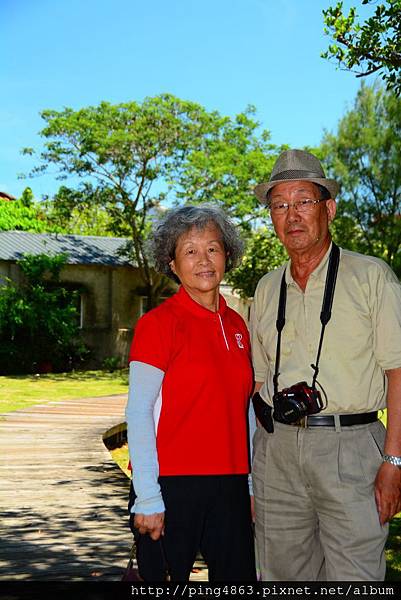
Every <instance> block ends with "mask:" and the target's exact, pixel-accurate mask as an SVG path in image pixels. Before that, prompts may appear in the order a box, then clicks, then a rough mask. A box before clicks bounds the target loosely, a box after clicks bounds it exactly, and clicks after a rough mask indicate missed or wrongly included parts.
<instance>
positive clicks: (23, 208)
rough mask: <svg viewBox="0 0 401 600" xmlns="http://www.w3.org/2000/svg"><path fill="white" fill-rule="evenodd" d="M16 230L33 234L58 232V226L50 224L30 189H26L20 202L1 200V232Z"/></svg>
mask: <svg viewBox="0 0 401 600" xmlns="http://www.w3.org/2000/svg"><path fill="white" fill-rule="evenodd" d="M14 230H16V231H30V232H33V233H44V232H48V231H58V229H57V227H56V226H54V225H53V224H49V222H48V220H47V217H46V214H45V211H44V209H43V207H42V206H41V205H40V204H39V203H38V202H35V201H34V199H33V194H32V190H31V189H30V188H26V189H25V190H24V191H23V193H22V196H21V198H19V199H18V200H12V201H10V202H6V201H4V200H0V231H14Z"/></svg>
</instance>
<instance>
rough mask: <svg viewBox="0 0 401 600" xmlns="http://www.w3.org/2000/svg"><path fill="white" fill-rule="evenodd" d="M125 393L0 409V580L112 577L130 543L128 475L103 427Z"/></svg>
mask: <svg viewBox="0 0 401 600" xmlns="http://www.w3.org/2000/svg"><path fill="white" fill-rule="evenodd" d="M125 403H126V396H125V395H121V396H108V397H101V398H86V399H84V400H82V399H81V400H70V401H64V402H54V403H50V404H43V405H36V406H33V407H31V408H29V409H25V410H23V411H22V410H21V411H16V412H11V413H7V414H4V415H0V581H5V580H8V581H11V580H30V581H35V580H42V581H43V580H54V581H57V580H58V581H96V580H97V581H99V580H102V581H117V580H119V579H120V578H121V574H122V571H123V567H124V566H125V563H126V561H127V556H128V553H129V549H130V546H131V543H132V535H131V533H130V531H129V529H128V522H127V498H128V487H129V481H128V479H127V478H126V477H125V475H124V474H123V473H122V472H121V471H120V469H119V468H118V467H117V466H116V465H115V463H114V462H113V461H112V460H111V457H110V454H109V452H108V450H107V449H106V448H105V446H104V444H103V441H102V434H103V433H104V432H105V431H106V430H107V429H109V428H110V427H112V426H113V425H116V424H117V423H120V422H122V421H123V420H124V408H125Z"/></svg>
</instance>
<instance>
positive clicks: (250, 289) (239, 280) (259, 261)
mask: <svg viewBox="0 0 401 600" xmlns="http://www.w3.org/2000/svg"><path fill="white" fill-rule="evenodd" d="M287 258H288V257H287V254H286V251H285V249H284V247H283V245H282V244H281V242H280V241H279V240H278V239H277V237H276V235H275V233H274V232H273V230H272V229H267V228H263V229H259V230H258V231H257V232H256V233H253V234H252V235H251V236H250V237H249V238H248V242H247V247H246V252H245V256H244V258H243V260H242V263H241V265H240V266H239V267H237V269H235V270H233V271H231V272H230V273H228V274H227V276H226V281H227V282H228V283H229V284H230V285H232V287H233V289H234V290H235V291H237V292H238V293H239V294H240V296H241V297H242V298H252V297H253V295H254V293H255V288H256V285H257V283H258V281H259V279H260V278H261V277H262V276H263V275H265V273H268V272H269V271H271V270H272V269H275V268H277V267H278V266H280V265H282V264H283V262H284V261H285V260H287Z"/></svg>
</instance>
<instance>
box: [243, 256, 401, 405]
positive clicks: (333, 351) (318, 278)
mask: <svg viewBox="0 0 401 600" xmlns="http://www.w3.org/2000/svg"><path fill="white" fill-rule="evenodd" d="M330 250H331V247H330V248H329V250H328V252H327V254H326V255H325V257H324V258H323V260H322V262H321V263H320V264H319V265H318V267H317V268H316V269H315V270H314V271H313V273H311V275H310V276H309V279H308V284H307V286H306V290H305V292H303V291H302V290H301V288H300V287H299V286H298V284H297V283H296V282H295V281H294V279H293V278H292V276H291V271H290V266H289V264H287V265H283V266H282V267H280V268H278V269H277V270H275V271H272V272H270V273H267V274H266V275H265V276H264V277H262V279H261V280H260V281H259V284H258V286H257V289H256V292H255V297H254V301H253V305H252V311H251V339H252V355H253V364H254V369H255V380H256V381H258V382H264V384H263V386H262V388H261V390H260V394H261V396H262V397H263V398H264V400H265V401H266V402H268V403H269V404H272V403H273V402H272V398H273V374H274V369H275V354H276V343H277V329H276V318H277V308H278V300H279V294H280V282H281V277H282V274H283V270H284V269H286V283H287V305H286V315H285V317H286V322H285V326H284V329H283V331H282V337H281V358H280V376H279V380H278V381H279V390H281V389H283V388H286V387H289V386H291V385H293V384H295V383H298V382H299V381H306V382H307V383H308V384H309V385H310V384H311V382H312V378H313V373H314V372H313V369H312V368H311V366H310V365H311V364H312V363H313V364H315V361H316V354H317V349H318V344H319V339H320V332H321V322H320V312H321V309H322V302H323V293H324V287H325V280H326V272H327V267H328V259H329V254H330ZM398 367H401V286H400V282H399V281H398V279H397V277H396V275H395V274H394V272H393V271H392V270H391V269H390V267H389V266H388V265H387V264H386V263H385V262H383V261H382V260H380V259H378V258H374V257H372V256H364V255H362V254H357V253H355V252H351V251H349V250H343V249H341V257H340V266H339V270H338V276H337V283H336V288H335V292H334V300H333V308H332V315H331V319H330V321H329V323H328V324H327V326H326V330H325V334H324V339H323V347H322V353H321V356H320V362H319V375H318V378H317V381H318V383H319V384H320V385H321V386H322V388H323V389H324V391H325V393H326V396H327V408H326V409H325V412H326V414H336V413H337V414H345V413H362V412H370V411H375V410H379V409H382V408H384V407H385V405H386V389H387V381H386V376H385V371H386V370H388V369H395V368H398ZM317 387H318V389H319V386H317ZM322 397H324V394H322ZM400 401H401V398H400Z"/></svg>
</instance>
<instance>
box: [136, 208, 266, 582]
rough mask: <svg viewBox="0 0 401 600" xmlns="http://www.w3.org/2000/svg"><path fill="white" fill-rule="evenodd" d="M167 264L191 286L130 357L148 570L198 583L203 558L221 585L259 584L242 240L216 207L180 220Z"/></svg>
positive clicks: (187, 212) (177, 213) (160, 241)
mask: <svg viewBox="0 0 401 600" xmlns="http://www.w3.org/2000/svg"><path fill="white" fill-rule="evenodd" d="M153 246H154V256H155V261H156V267H157V268H158V269H159V270H160V271H161V272H162V273H165V274H167V275H169V276H170V277H172V278H173V279H174V280H175V281H177V282H179V283H180V284H181V286H180V288H179V290H178V292H177V293H176V294H175V295H173V296H172V297H171V298H169V299H168V300H166V301H165V302H163V303H162V304H161V305H160V306H158V307H157V308H155V309H153V310H151V311H150V312H148V313H147V314H146V315H144V316H143V317H142V318H141V319H140V320H139V321H138V323H137V326H136V328H135V335H134V339H133V343H132V347H131V353H130V389H129V399H128V405H127V411H126V416H127V423H128V444H129V450H130V459H131V464H132V469H133V486H134V490H135V494H136V499H135V504H134V506H133V508H132V512H133V513H134V526H135V528H136V532H137V535H136V539H137V561H138V567H139V573H140V574H141V576H142V577H143V578H144V579H145V580H146V581H157V580H160V579H162V577H163V563H165V565H166V566H167V568H168V571H169V575H170V578H171V579H172V580H175V581H185V580H188V578H189V575H190V572H191V569H192V566H193V563H194V560H195V557H196V554H197V551H198V550H200V551H201V553H202V555H203V557H204V559H205V561H206V563H207V566H208V570H209V581H252V580H254V579H255V564H254V549H253V534H252V523H251V509H250V496H249V489H248V476H247V475H248V472H249V456H248V454H249V452H248V432H247V414H248V406H249V398H250V395H251V391H252V382H253V376H252V368H251V364H250V347H249V336H248V331H247V328H246V325H245V323H244V321H243V320H242V318H241V317H240V316H239V315H238V314H237V313H236V312H235V311H233V310H232V309H230V308H229V307H228V306H227V304H226V302H225V300H224V298H223V297H222V296H221V295H220V294H219V285H220V283H221V281H222V279H223V277H224V273H225V272H226V271H227V270H228V269H230V268H232V267H233V266H235V265H236V263H237V262H238V260H239V258H240V256H241V252H242V242H241V240H240V238H239V236H238V234H237V232H236V229H235V227H234V226H233V224H232V223H231V222H230V221H229V220H228V219H227V217H226V216H225V215H224V213H223V212H222V211H221V210H220V209H218V208H216V207H212V206H210V205H203V206H199V207H195V206H185V207H182V208H178V209H174V210H171V211H169V212H168V213H167V214H166V215H165V217H164V218H163V220H162V221H161V223H160V224H159V225H158V227H157V228H156V230H155V232H154V240H153Z"/></svg>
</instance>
